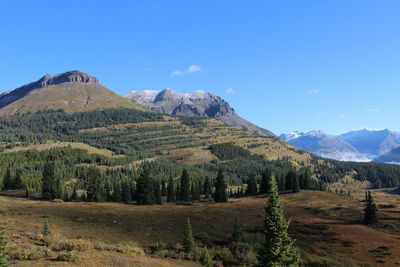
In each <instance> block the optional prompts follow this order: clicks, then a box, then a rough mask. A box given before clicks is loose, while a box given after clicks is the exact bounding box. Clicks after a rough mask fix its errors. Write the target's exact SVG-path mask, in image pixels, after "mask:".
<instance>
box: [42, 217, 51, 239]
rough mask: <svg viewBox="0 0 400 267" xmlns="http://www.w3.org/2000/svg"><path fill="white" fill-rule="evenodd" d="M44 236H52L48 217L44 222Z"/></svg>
mask: <svg viewBox="0 0 400 267" xmlns="http://www.w3.org/2000/svg"><path fill="white" fill-rule="evenodd" d="M42 234H43V235H45V236H48V235H50V234H51V230H50V225H49V220H48V219H47V217H46V218H45V219H44V222H43V229H42Z"/></svg>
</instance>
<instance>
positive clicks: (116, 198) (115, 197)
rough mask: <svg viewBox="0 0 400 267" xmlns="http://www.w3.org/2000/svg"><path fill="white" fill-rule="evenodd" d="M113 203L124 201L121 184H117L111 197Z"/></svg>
mask: <svg viewBox="0 0 400 267" xmlns="http://www.w3.org/2000/svg"><path fill="white" fill-rule="evenodd" d="M111 199H112V201H113V202H121V201H122V186H121V183H119V182H115V183H114V188H113V192H112V197H111Z"/></svg>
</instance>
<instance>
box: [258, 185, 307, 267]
mask: <svg viewBox="0 0 400 267" xmlns="http://www.w3.org/2000/svg"><path fill="white" fill-rule="evenodd" d="M270 187H271V195H270V197H269V201H268V203H267V204H266V207H265V212H266V216H265V219H264V235H265V241H264V243H263V244H262V246H261V248H260V250H259V253H258V261H259V266H261V267H271V266H276V267H283V266H285V267H286V266H288V267H297V266H299V262H300V254H299V252H298V251H297V249H296V248H295V247H294V241H292V240H291V238H290V237H289V234H288V231H287V230H288V227H289V222H288V221H286V219H285V217H284V215H283V208H282V206H281V202H280V197H279V194H278V186H277V184H276V181H275V179H271V184H270Z"/></svg>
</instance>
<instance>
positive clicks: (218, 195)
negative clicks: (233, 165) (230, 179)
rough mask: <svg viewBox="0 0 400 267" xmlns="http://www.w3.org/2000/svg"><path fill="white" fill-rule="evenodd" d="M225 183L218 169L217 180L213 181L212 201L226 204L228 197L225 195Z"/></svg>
mask: <svg viewBox="0 0 400 267" xmlns="http://www.w3.org/2000/svg"><path fill="white" fill-rule="evenodd" d="M226 187H227V185H226V183H225V180H224V174H223V173H222V170H221V169H220V170H219V171H218V175H217V178H216V179H215V192H214V195H213V197H214V201H215V202H216V203H223V202H228V196H227V195H226Z"/></svg>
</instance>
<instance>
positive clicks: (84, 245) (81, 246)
mask: <svg viewBox="0 0 400 267" xmlns="http://www.w3.org/2000/svg"><path fill="white" fill-rule="evenodd" d="M91 247H92V243H91V242H89V241H87V240H84V239H60V240H56V241H55V242H52V243H51V246H50V248H51V249H52V250H53V251H74V250H76V251H85V250H87V249H89V248H91Z"/></svg>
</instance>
